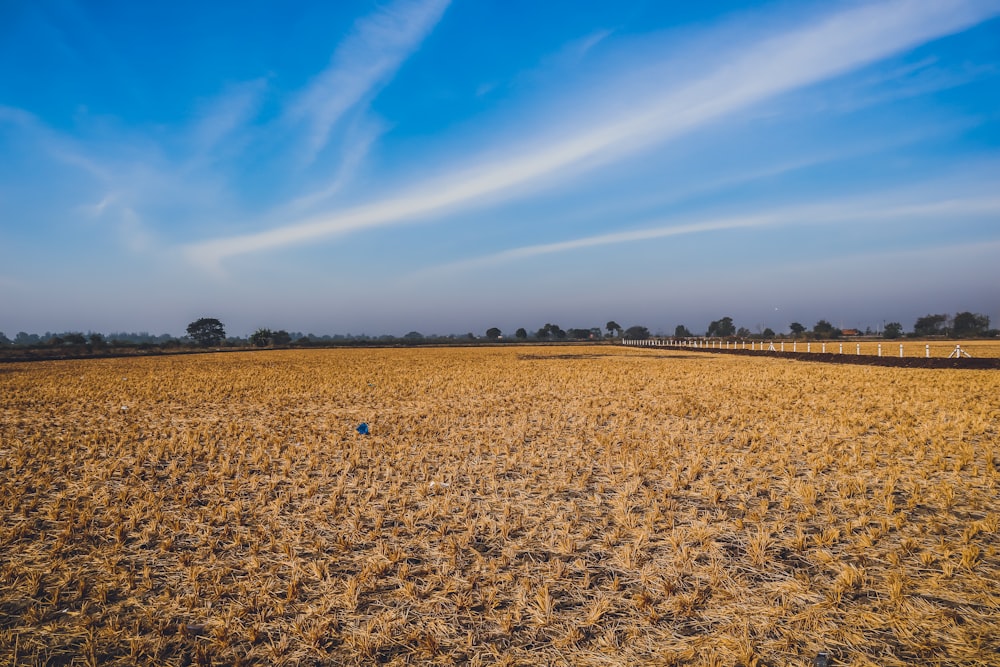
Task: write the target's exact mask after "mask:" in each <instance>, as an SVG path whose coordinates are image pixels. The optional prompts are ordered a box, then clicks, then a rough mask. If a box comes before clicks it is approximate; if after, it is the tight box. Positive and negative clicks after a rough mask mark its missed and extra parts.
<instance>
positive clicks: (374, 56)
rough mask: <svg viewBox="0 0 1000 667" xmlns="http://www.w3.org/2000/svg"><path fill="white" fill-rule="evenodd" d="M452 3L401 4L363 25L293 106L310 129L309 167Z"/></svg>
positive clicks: (292, 113)
mask: <svg viewBox="0 0 1000 667" xmlns="http://www.w3.org/2000/svg"><path fill="white" fill-rule="evenodd" d="M448 3H449V0H420V1H417V0H398V1H397V2H395V3H394V4H392V5H391V6H388V7H385V8H383V9H381V10H379V11H378V12H376V13H375V14H373V15H371V16H367V17H365V18H363V19H361V20H359V21H358V22H357V23H355V25H354V30H353V32H352V33H351V34H350V35H349V36H348V37H347V39H345V40H344V41H343V42H342V43H341V44H340V46H339V47H338V48H337V50H336V52H335V53H334V55H333V59H332V60H331V62H330V65H329V66H328V67H327V68H326V69H325V70H324V71H323V72H321V73H320V74H319V75H318V76H317V77H316V78H315V79H314V80H313V81H312V83H311V84H310V85H309V87H308V88H307V89H306V90H305V91H303V92H302V93H301V94H300V95H299V97H298V99H297V100H296V101H295V102H294V103H293V104H292V105H291V108H290V110H289V112H288V117H289V119H290V120H292V121H298V122H303V123H305V124H306V125H307V126H308V131H307V132H308V133H307V139H306V147H305V153H306V155H305V157H306V162H311V161H312V160H313V159H314V158H315V157H316V155H317V154H318V153H319V152H320V151H321V150H322V149H323V147H324V146H325V145H326V143H327V140H328V138H329V136H330V131H331V129H332V128H333V126H334V125H335V124H336V123H337V121H338V120H340V118H341V117H343V115H344V114H345V113H346V112H347V111H348V110H349V109H351V108H352V107H354V106H355V105H356V104H358V103H359V102H361V101H362V100H364V99H365V98H366V97H367V96H368V95H369V94H370V93H371V92H372V91H373V90H374V89H375V88H377V87H378V86H380V85H383V84H384V83H385V82H386V81H387V80H388V79H390V78H391V77H392V76H393V75H394V74H395V73H396V70H397V69H399V66H400V65H401V64H402V63H403V62H404V61H405V60H406V59H407V58H408V57H409V56H410V54H411V53H413V52H414V51H415V50H416V49H417V47H419V46H420V44H421V43H422V42H423V40H424V39H425V38H426V36H427V35H428V34H429V33H430V31H431V30H432V29H433V28H434V26H435V25H436V24H437V22H438V21H439V20H440V19H441V16H442V15H443V14H444V10H445V9H446V8H447V6H448Z"/></svg>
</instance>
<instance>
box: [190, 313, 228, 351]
mask: <svg viewBox="0 0 1000 667" xmlns="http://www.w3.org/2000/svg"><path fill="white" fill-rule="evenodd" d="M187 334H188V336H189V337H190V338H191V340H193V341H194V342H195V343H197V344H198V345H201V346H202V347H211V346H213V345H219V344H221V343H222V341H224V340H225V339H226V329H225V327H223V326H222V322H220V321H219V320H217V319H215V318H214V317H202V318H200V319H197V320H195V321H194V322H192V323H191V324H189V325H188V327H187Z"/></svg>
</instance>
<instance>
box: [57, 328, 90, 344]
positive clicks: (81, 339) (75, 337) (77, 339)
mask: <svg viewBox="0 0 1000 667" xmlns="http://www.w3.org/2000/svg"><path fill="white" fill-rule="evenodd" d="M62 339H63V342H64V343H66V344H67V345H86V344H87V337H86V336H84V335H83V334H82V333H80V332H79V331H69V332H67V333H64V334H63V335H62Z"/></svg>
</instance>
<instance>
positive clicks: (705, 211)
mask: <svg viewBox="0 0 1000 667" xmlns="http://www.w3.org/2000/svg"><path fill="white" fill-rule="evenodd" d="M688 5H692V6H688ZM695 5H697V3H685V4H683V5H678V3H647V2H639V1H626V2H620V3H606V2H568V1H553V2H545V3H528V2H524V3H522V2H503V3H501V2H473V3H457V2H448V0H390V1H387V2H382V3H377V4H376V3H371V2H343V3H312V2H309V3H300V4H296V5H292V6H278V5H273V4H270V3H263V4H260V5H254V4H250V5H244V4H240V5H237V4H236V3H208V4H207V5H206V4H202V3H198V4H195V3H187V2H181V3H170V4H159V3H134V2H124V1H121V0H119V1H112V2H106V3H84V2H64V3H35V2H28V1H27V0H15V1H14V2H12V3H4V4H3V5H2V6H0V62H2V63H3V64H2V65H0V155H2V156H3V159H2V160H0V331H2V332H4V333H5V334H7V335H8V336H10V337H13V335H14V334H15V333H16V332H17V331H28V332H32V333H40V332H42V331H68V330H78V331H80V330H82V331H98V332H109V331H149V332H151V333H172V334H175V335H180V334H182V333H183V332H184V327H185V326H186V325H187V323H189V322H191V321H193V320H195V319H197V318H199V317H202V316H207V317H217V318H219V319H220V320H222V321H223V322H224V323H225V325H226V329H227V331H228V332H230V333H231V334H233V335H246V334H247V333H249V332H252V331H253V330H254V329H256V328H258V327H270V328H274V329H277V328H281V329H286V330H289V331H303V332H310V333H316V334H320V335H322V334H336V333H348V332H351V333H362V332H364V333H368V334H373V335H377V334H382V333H388V334H396V335H401V334H403V333H406V332H407V331H411V330H417V331H421V332H424V333H440V334H447V333H463V332H466V331H473V332H477V333H480V334H481V333H482V332H483V331H485V330H486V329H487V328H489V327H492V326H497V327H499V328H501V329H502V330H503V331H504V332H505V333H508V334H509V333H512V332H513V331H514V329H516V328H518V327H525V328H527V329H528V330H534V329H537V328H538V327H540V326H542V325H543V324H544V323H546V322H553V323H557V324H559V325H561V326H562V327H563V328H569V327H593V326H603V325H604V323H605V322H607V321H608V320H615V321H617V322H619V323H620V324H622V325H623V326H626V327H627V326H631V325H633V324H640V325H644V326H647V327H648V328H649V329H650V330H651V331H654V332H656V331H664V332H670V331H673V328H674V326H675V325H677V324H684V325H686V326H688V327H689V328H691V329H692V330H694V331H704V329H705V327H706V326H707V324H708V322H709V321H711V320H716V319H719V318H720V317H722V316H731V317H733V319H734V320H735V322H736V324H737V325H738V326H746V327H748V328H750V329H751V330H757V329H758V328H762V327H764V326H768V327H771V328H774V329H776V330H779V331H782V330H787V327H788V324H789V323H790V322H793V321H798V322H801V323H803V324H805V325H806V326H810V327H811V326H812V325H813V324H814V323H815V322H816V321H817V320H819V319H826V320H829V321H831V322H833V323H834V324H836V325H838V326H843V327H860V328H864V327H865V326H873V327H874V326H876V325H878V324H880V323H882V322H884V321H898V322H901V323H902V324H903V325H904V327H905V328H906V329H907V330H909V329H910V328H912V325H913V322H914V321H915V320H916V318H917V317H920V316H921V315H925V314H927V313H932V312H942V313H950V314H954V313H955V312H958V311H965V310H968V311H973V312H980V313H983V314H986V315H988V316H990V318H991V320H992V322H993V326H997V324H1000V288H998V287H997V286H998V285H1000V263H998V262H997V258H998V257H1000V39H998V36H1000V0H938V1H936V2H922V1H920V0H881V1H873V2H861V1H849V2H836V3H827V2H790V1H788V0H784V1H775V2H730V3H711V4H710V6H704V7H703V6H695Z"/></svg>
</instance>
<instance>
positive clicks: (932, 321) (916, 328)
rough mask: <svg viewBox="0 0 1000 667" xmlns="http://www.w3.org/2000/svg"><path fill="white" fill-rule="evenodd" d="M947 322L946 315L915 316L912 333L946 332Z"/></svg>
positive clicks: (934, 334)
mask: <svg viewBox="0 0 1000 667" xmlns="http://www.w3.org/2000/svg"><path fill="white" fill-rule="evenodd" d="M947 323H948V316H947V315H944V314H939V315H924V316H923V317H918V318H917V321H916V323H915V324H914V325H913V334H914V335H915V336H940V335H942V334H944V333H946V332H945V325H946V324H947Z"/></svg>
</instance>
